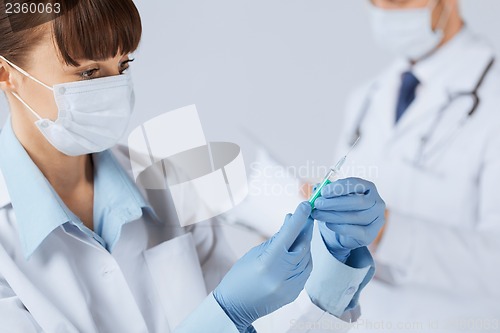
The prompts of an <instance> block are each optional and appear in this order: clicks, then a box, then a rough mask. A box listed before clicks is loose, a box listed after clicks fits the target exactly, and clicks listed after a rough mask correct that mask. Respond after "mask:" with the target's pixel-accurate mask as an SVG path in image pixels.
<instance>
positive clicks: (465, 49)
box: [411, 26, 494, 94]
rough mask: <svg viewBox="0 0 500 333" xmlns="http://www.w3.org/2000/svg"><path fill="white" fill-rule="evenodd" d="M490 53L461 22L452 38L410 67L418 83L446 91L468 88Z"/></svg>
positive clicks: (468, 89) (460, 91)
mask: <svg viewBox="0 0 500 333" xmlns="http://www.w3.org/2000/svg"><path fill="white" fill-rule="evenodd" d="M493 57H494V51H493V48H492V47H491V46H490V45H489V44H488V43H486V42H485V41H484V40H483V39H481V38H479V37H478V36H477V35H475V34H474V33H473V32H472V31H470V30H469V29H468V27H466V26H464V27H463V28H462V30H461V31H460V32H459V33H458V34H457V35H456V36H455V37H454V38H453V39H452V40H450V41H449V42H448V43H446V44H445V45H443V46H442V47H441V48H440V49H439V50H438V51H437V52H436V53H434V54H433V55H432V56H430V57H428V58H425V59H423V60H422V61H420V62H418V63H417V64H415V65H414V66H413V68H411V70H412V71H413V73H414V74H415V76H416V77H417V78H418V80H419V81H420V82H421V84H422V85H432V86H441V87H444V88H445V91H446V92H447V93H448V94H453V93H462V92H470V91H472V90H474V88H475V86H476V84H477V82H478V81H479V79H480V77H481V75H482V74H483V72H484V70H485V69H486V67H487V66H488V63H489V62H490V61H491V59H492V58H493Z"/></svg>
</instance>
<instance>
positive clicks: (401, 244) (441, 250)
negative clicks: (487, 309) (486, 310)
mask: <svg viewBox="0 0 500 333" xmlns="http://www.w3.org/2000/svg"><path fill="white" fill-rule="evenodd" d="M497 133H498V132H497ZM497 133H495V134H494V135H492V136H494V138H491V139H490V140H488V141H487V147H486V148H485V153H484V159H483V162H482V166H481V168H480V170H479V171H478V177H477V179H478V180H477V192H476V194H471V197H473V198H472V199H476V200H477V202H478V205H477V221H475V222H476V223H475V224H474V225H473V226H458V225H446V223H439V222H440V221H427V220H424V219H418V218H416V217H414V216H405V215H400V214H398V213H395V214H393V212H392V211H391V213H390V216H389V220H388V223H387V225H386V230H385V232H384V235H383V238H382V240H381V243H380V245H379V247H378V249H377V252H376V259H377V264H378V266H377V267H378V270H377V272H378V274H380V277H381V278H383V279H384V280H387V281H388V282H392V283H395V284H409V283H411V284H417V285H426V286H433V287H437V288H440V289H442V290H449V291H452V292H454V291H455V292H456V290H460V291H461V292H462V293H465V292H468V293H475V294H477V291H478V290H482V293H483V295H490V296H495V297H498V296H500V288H498V281H499V280H500V266H499V265H498V263H499V258H500V241H499V239H500V204H499V203H498V195H497V193H498V190H499V189H500V172H499V170H500V153H499V152H500V136H499V135H498V134H497ZM446 191H453V188H445V189H443V193H442V195H446ZM471 281H474V283H471ZM479 286H480V288H479Z"/></svg>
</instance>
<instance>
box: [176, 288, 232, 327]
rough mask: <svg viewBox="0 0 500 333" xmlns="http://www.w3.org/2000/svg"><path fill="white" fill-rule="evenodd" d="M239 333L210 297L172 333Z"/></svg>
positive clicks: (213, 298) (212, 297) (211, 296)
mask: <svg viewBox="0 0 500 333" xmlns="http://www.w3.org/2000/svg"><path fill="white" fill-rule="evenodd" d="M198 332H199V333H239V331H238V330H237V329H236V325H234V323H233V322H232V321H231V319H229V317H228V316H227V315H226V313H225V312H224V310H222V308H221V307H220V305H219V303H217V301H216V300H215V297H214V296H213V295H212V293H210V295H208V296H207V298H205V300H204V301H203V303H201V304H200V306H198V308H196V310H195V311H194V312H193V313H191V314H190V315H189V317H188V318H187V319H186V320H184V321H183V322H182V323H181V324H180V325H179V326H178V327H177V328H176V329H175V331H174V333H198Z"/></svg>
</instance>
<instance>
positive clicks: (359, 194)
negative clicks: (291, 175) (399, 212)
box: [311, 178, 385, 263]
mask: <svg viewBox="0 0 500 333" xmlns="http://www.w3.org/2000/svg"><path fill="white" fill-rule="evenodd" d="M314 206H315V208H316V209H315V210H313V212H312V214H311V216H312V217H313V218H314V219H316V220H318V227H319V230H320V232H321V236H322V237H323V241H324V242H325V244H326V246H327V247H328V249H329V250H330V252H331V253H332V255H333V256H334V257H335V258H337V259H338V260H339V261H341V262H343V263H345V262H346V260H347V258H348V257H349V254H350V253H351V251H352V250H354V249H357V248H359V247H362V246H367V245H369V244H370V243H371V242H373V241H374V240H375V238H376V237H377V235H378V233H379V231H380V229H381V228H382V226H383V225H384V222H385V217H384V213H385V203H384V200H382V198H381V197H380V195H379V194H378V192H377V188H376V187H375V185H374V184H373V183H371V182H369V181H366V180H363V179H359V178H346V179H340V180H337V181H335V182H333V183H331V184H328V185H326V186H325V187H324V188H323V189H322V190H321V197H319V198H318V199H316V201H315V202H314Z"/></svg>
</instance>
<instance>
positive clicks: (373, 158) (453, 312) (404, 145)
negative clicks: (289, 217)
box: [337, 29, 500, 332]
mask: <svg viewBox="0 0 500 333" xmlns="http://www.w3.org/2000/svg"><path fill="white" fill-rule="evenodd" d="M494 56H495V55H494V52H493V50H492V48H491V47H490V46H489V45H487V43H485V42H484V41H483V40H481V39H480V38H478V37H477V36H475V35H473V34H472V33H471V32H470V31H468V30H467V29H464V31H462V33H461V34H460V35H459V36H458V37H457V38H456V39H455V40H453V41H451V42H450V43H449V45H446V46H445V47H444V48H443V49H442V50H440V51H439V53H437V54H435V55H434V56H433V58H429V59H428V60H427V61H428V64H427V65H425V66H423V67H422V68H421V70H422V73H423V75H422V76H423V77H424V79H425V82H423V83H422V84H421V86H420V87H419V88H418V90H417V97H416V99H415V101H414V102H413V103H412V104H411V105H410V107H409V109H408V110H407V111H406V114H404V115H403V117H402V118H401V119H400V121H399V122H398V124H397V125H396V126H395V125H394V121H395V112H396V111H395V110H396V101H397V96H398V93H399V87H400V84H401V76H400V75H401V74H402V73H403V72H404V71H405V70H407V69H408V67H409V65H408V64H407V62H403V61H399V62H397V63H396V64H394V65H393V66H391V67H390V68H389V69H388V70H386V71H385V72H383V73H382V74H381V75H380V76H379V77H377V78H376V79H375V80H373V81H372V82H369V83H368V84H366V85H365V86H363V87H362V88H361V89H359V90H357V91H356V92H354V93H353V94H352V96H351V98H350V99H349V102H348V105H347V112H346V121H345V125H344V129H343V133H342V134H341V137H340V145H339V148H338V151H337V152H338V154H342V152H345V151H346V150H347V149H348V147H349V146H350V145H351V144H352V142H353V140H354V139H355V132H356V128H357V127H358V125H359V124H361V125H360V127H359V128H360V133H361V139H360V141H359V144H358V146H357V147H356V149H355V150H354V151H353V152H352V154H351V155H350V157H349V162H348V163H347V164H346V165H345V167H344V171H345V172H344V176H358V177H362V178H367V179H370V180H372V181H373V182H375V183H376V185H377V187H378V189H379V191H380V194H381V196H382V197H383V198H384V200H385V202H386V204H387V208H388V210H389V217H388V223H387V226H386V227H387V228H386V231H385V234H384V237H383V238H382V241H381V243H380V245H379V247H378V249H377V251H376V254H375V260H376V263H377V274H376V277H377V278H378V281H379V282H377V281H374V282H373V283H372V284H371V285H369V286H368V287H367V289H366V291H365V293H364V294H363V295H362V303H363V309H364V311H363V312H364V314H365V320H366V321H370V320H373V321H385V322H388V321H392V323H393V324H394V322H395V321H404V322H405V323H406V322H411V321H414V320H418V321H419V322H423V323H424V326H423V327H422V328H420V329H418V331H426V327H427V323H428V322H429V320H434V321H435V320H437V321H440V320H441V321H442V320H445V321H446V320H447V321H448V322H450V323H457V319H462V320H463V319H467V318H475V319H476V320H481V319H485V320H486V321H488V322H490V323H493V324H495V322H496V327H497V329H498V330H494V331H496V332H498V331H500V326H499V325H498V320H499V319H500V284H499V281H500V204H499V203H498V201H499V196H498V193H499V192H498V191H499V189H500V72H499V66H498V63H499V61H500V59H497V61H496V63H495V65H493V67H492V68H491V70H490V71H489V73H488V74H487V76H486V77H485V79H484V82H483V84H482V86H481V88H480V89H479V92H478V94H479V98H480V104H479V105H478V108H477V110H476V112H475V113H474V114H473V115H472V116H471V117H469V118H468V119H467V120H466V121H465V123H464V125H463V126H462V127H460V129H459V130H458V131H456V129H457V127H458V126H459V122H460V121H461V120H462V119H464V116H465V115H466V114H467V113H468V112H469V110H470V109H471V105H472V99H471V97H470V96H469V97H463V98H460V99H457V100H456V101H455V102H454V103H453V104H451V105H448V108H447V109H446V111H444V113H443V116H442V119H441V121H439V123H436V121H435V119H436V117H437V116H438V114H439V110H440V109H441V107H442V106H443V105H445V104H447V101H448V94H449V93H451V94H453V93H463V92H470V91H472V90H473V89H474V88H473V87H474V86H476V84H477V83H478V81H479V79H480V76H481V75H482V74H483V72H484V70H485V68H486V67H487V65H488V63H489V62H490V60H491V59H492V58H493V57H494ZM417 68H418V66H417ZM415 71H416V72H417V78H418V69H415ZM419 79H420V78H419ZM368 100H369V103H367V101H368ZM366 105H369V107H368V108H366ZM362 110H367V112H366V115H365V116H364V117H363V119H362V121H361V122H360V115H361V113H362V112H363V111H362ZM436 124H437V127H436V129H435V131H434V135H433V136H432V137H431V138H430V140H429V141H428V145H427V147H426V150H425V151H426V152H429V155H427V157H426V159H427V160H426V161H425V162H424V164H423V166H418V167H417V166H416V165H417V164H415V163H414V162H415V159H416V156H417V152H418V150H419V147H420V143H421V138H422V137H423V136H424V135H425V133H427V131H428V129H429V128H430V127H431V126H435V125H436ZM450 133H452V134H451V135H450ZM443 138H445V139H444V140H443ZM441 140H443V141H441ZM440 142H441V143H443V142H444V144H441V143H440ZM432 150H434V151H432ZM380 281H383V283H382V282H380ZM492 321H493V322H492ZM361 326H362V327H361V328H360V329H366V328H367V326H368V325H361ZM476 326H477V324H476ZM440 327H441V330H437V331H445V329H444V328H443V326H440ZM393 328H394V329H396V326H393ZM447 328H450V331H453V332H458V331H459V329H454V328H456V327H455V326H453V325H452V324H451V326H449V327H447ZM475 328H477V327H470V326H468V327H467V329H466V331H467V332H472V331H474V329H475ZM407 329H408V328H407ZM374 330H376V329H374ZM429 330H430V331H431V330H432V331H436V329H435V327H434V329H432V327H431V328H430V329H429ZM368 331H370V330H369V329H368ZM395 331H404V329H400V330H398V329H396V330H395Z"/></svg>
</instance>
